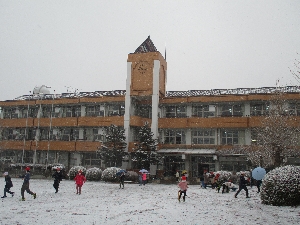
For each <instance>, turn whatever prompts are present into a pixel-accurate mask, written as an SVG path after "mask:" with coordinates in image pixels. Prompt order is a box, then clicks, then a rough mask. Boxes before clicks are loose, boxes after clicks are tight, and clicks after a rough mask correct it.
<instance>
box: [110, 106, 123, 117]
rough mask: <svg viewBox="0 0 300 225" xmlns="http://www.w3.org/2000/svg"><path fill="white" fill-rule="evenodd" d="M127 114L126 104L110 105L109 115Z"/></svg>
mask: <svg viewBox="0 0 300 225" xmlns="http://www.w3.org/2000/svg"><path fill="white" fill-rule="evenodd" d="M124 114H125V105H110V106H108V116H123V115H124Z"/></svg>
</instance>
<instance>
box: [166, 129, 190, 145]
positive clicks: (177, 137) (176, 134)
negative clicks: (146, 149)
mask: <svg viewBox="0 0 300 225" xmlns="http://www.w3.org/2000/svg"><path fill="white" fill-rule="evenodd" d="M185 143H186V139H185V132H184V131H183V130H166V131H165V134H164V144H185Z"/></svg>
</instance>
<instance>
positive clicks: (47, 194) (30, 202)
mask: <svg viewBox="0 0 300 225" xmlns="http://www.w3.org/2000/svg"><path fill="white" fill-rule="evenodd" d="M2 179H3V182H0V190H3V188H4V178H2ZM12 181H13V184H14V187H13V188H12V189H11V190H12V191H15V192H16V194H15V196H14V197H11V195H10V194H8V197H7V198H4V199H1V207H0V215H1V216H0V224H22V225H25V224H42V225H46V224H84V225H90V224H99V225H101V224H169V225H170V224H212V225H214V224H222V225H224V224H226V225H228V224H243V225H244V224H251V225H252V224H263V225H266V224H281V225H282V224H289V225H290V224H300V207H297V208H294V207H275V206H267V205H262V204H261V203H260V199H259V195H258V194H257V193H256V187H253V188H252V189H251V188H249V191H250V195H251V198H249V199H246V198H245V192H244V191H241V193H240V194H239V195H238V198H234V192H230V193H226V194H221V193H217V192H216V191H215V190H213V189H201V188H200V186H199V185H190V186H189V189H188V191H187V196H188V197H187V199H186V202H178V200H177V191H178V188H177V185H175V184H174V185H163V184H146V185H145V186H139V185H138V184H125V188H124V189H119V184H112V183H105V182H102V181H100V182H90V181H87V182H86V183H85V184H84V185H83V188H82V194H81V195H76V192H75V184H74V182H73V181H69V180H63V181H62V182H61V184H60V190H59V192H58V193H57V194H55V193H54V188H53V187H52V184H53V181H52V180H39V179H31V182H30V189H31V190H32V191H33V192H36V193H37V198H36V199H33V197H32V196H31V195H29V194H27V193H25V198H26V201H20V199H21V194H20V189H21V185H22V179H17V178H13V179H12ZM1 196H2V194H1Z"/></svg>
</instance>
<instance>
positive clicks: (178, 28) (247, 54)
mask: <svg viewBox="0 0 300 225" xmlns="http://www.w3.org/2000/svg"><path fill="white" fill-rule="evenodd" d="M148 35H150V37H151V39H152V41H153V43H154V45H155V46H156V48H157V49H158V51H160V52H161V53H162V55H164V51H165V46H166V49H167V62H168V83H167V90H168V91H177V90H178V91H179V90H206V89H230V88H254V87H274V86H276V80H278V79H279V80H280V82H279V85H281V86H285V85H299V84H298V83H297V82H296V81H295V79H294V78H293V76H292V74H291V73H290V70H289V68H291V69H292V68H294V67H293V64H294V63H295V59H298V60H299V58H300V55H299V54H297V53H300V1H299V0H284V1H282V0H272V1H271V0H270V1H269V0H264V1H261V0H251V1H250V0H249V1H248V0H234V1H213V0H209V1H208V0H207V1H201V0H195V1H187V0H185V1H179V0H178V1H173V0H163V1H162V0H150V1H141V0H127V1H118V0H109V1H107V0H89V1H86V0H81V1H80V0H64V1H61V0H51V1H47V0H35V1H33V0H32V1H30V0H19V1H14V0H11V1H9V0H0V77H1V82H0V93H1V95H0V100H11V99H14V98H16V97H19V96H21V95H26V94H29V91H32V90H33V88H34V87H35V86H40V85H47V86H51V89H50V91H51V93H53V92H54V90H55V93H62V92H67V91H69V92H70V91H74V90H75V89H78V90H79V91H86V92H89V91H110V90H125V89H126V76H127V74H126V71H127V70H126V67H127V55H128V54H129V53H133V52H134V51H135V49H136V48H137V47H138V46H139V45H140V44H141V43H142V42H143V41H144V40H145V39H146V38H147V37H148Z"/></svg>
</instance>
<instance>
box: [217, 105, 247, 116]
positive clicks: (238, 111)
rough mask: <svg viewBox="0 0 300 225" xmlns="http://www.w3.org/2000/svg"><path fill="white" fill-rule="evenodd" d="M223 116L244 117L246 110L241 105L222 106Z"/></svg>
mask: <svg viewBox="0 0 300 225" xmlns="http://www.w3.org/2000/svg"><path fill="white" fill-rule="evenodd" d="M220 113H221V116H243V114H244V110H243V107H242V105H239V104H235V105H232V104H227V105H220Z"/></svg>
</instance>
